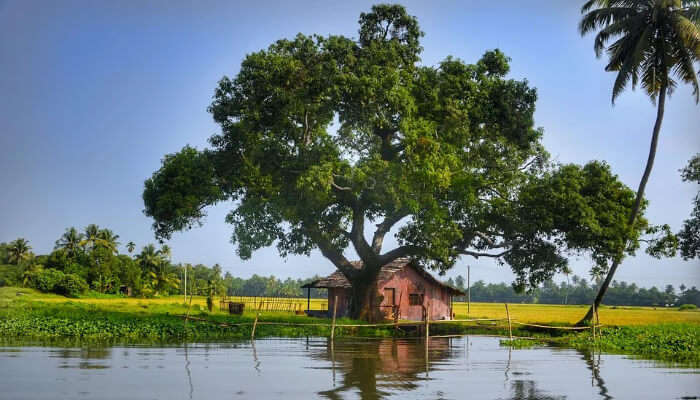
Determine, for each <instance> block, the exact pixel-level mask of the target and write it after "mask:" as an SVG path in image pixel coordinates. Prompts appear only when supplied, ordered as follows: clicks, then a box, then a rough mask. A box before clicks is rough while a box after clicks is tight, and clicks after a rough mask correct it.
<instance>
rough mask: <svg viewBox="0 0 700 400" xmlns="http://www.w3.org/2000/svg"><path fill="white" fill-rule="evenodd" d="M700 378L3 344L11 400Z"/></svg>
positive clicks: (452, 357) (466, 345)
mask: <svg viewBox="0 0 700 400" xmlns="http://www.w3.org/2000/svg"><path fill="white" fill-rule="evenodd" d="M697 396H700V369H696V368H676V367H668V366H663V365H661V364H658V363H654V362H651V361H642V360H633V359H629V358H626V357H624V356H619V355H608V354H590V353H582V352H579V351H575V350H570V349H558V348H549V347H539V348H533V349H526V350H512V351H511V350H509V349H508V348H506V347H501V346H500V345H499V343H498V339H497V338H492V337H480V336H471V337H460V338H432V339H431V341H430V347H429V351H428V353H427V357H426V348H425V345H424V342H423V341H421V340H408V339H407V340H392V339H382V340H370V339H367V340H359V339H343V340H336V341H335V343H333V344H332V343H330V342H329V341H328V340H327V339H325V338H309V339H268V340H256V341H255V343H254V345H252V344H251V343H250V342H241V343H201V344H189V345H186V346H184V345H179V346H171V347H153V346H141V347H140V346H124V347H102V348H100V347H96V348H58V347H0V399H130V400H136V399H217V400H218V399H232V398H233V399H310V398H328V399H346V398H347V399H382V398H400V399H459V400H464V399H470V398H471V399H543V400H544V399H586V400H589V399H674V398H675V399H677V398H700V397H697Z"/></svg>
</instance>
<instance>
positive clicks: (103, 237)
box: [97, 229, 119, 253]
mask: <svg viewBox="0 0 700 400" xmlns="http://www.w3.org/2000/svg"><path fill="white" fill-rule="evenodd" d="M97 238H98V239H97V245H99V246H103V247H104V248H106V249H108V250H110V251H111V252H112V253H116V252H117V247H119V242H118V239H119V235H116V234H115V233H114V232H112V231H111V230H109V229H100V231H99V232H98V233H97Z"/></svg>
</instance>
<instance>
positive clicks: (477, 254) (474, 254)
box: [459, 249, 511, 258]
mask: <svg viewBox="0 0 700 400" xmlns="http://www.w3.org/2000/svg"><path fill="white" fill-rule="evenodd" d="M510 251H511V249H508V250H505V251H502V252H500V253H498V254H491V253H483V252H479V251H470V250H460V251H459V254H463V255H465V256H472V257H474V258H479V257H490V258H498V257H502V256H504V255H506V254H508V253H510Z"/></svg>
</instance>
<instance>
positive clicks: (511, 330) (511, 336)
mask: <svg viewBox="0 0 700 400" xmlns="http://www.w3.org/2000/svg"><path fill="white" fill-rule="evenodd" d="M505 305H506V317H507V318H508V336H510V341H511V342H512V341H513V327H512V325H511V323H510V312H509V311H508V303H505Z"/></svg>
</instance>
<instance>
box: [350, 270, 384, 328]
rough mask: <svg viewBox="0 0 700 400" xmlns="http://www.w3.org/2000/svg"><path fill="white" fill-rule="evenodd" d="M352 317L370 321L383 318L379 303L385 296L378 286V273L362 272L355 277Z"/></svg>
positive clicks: (351, 301) (351, 302)
mask: <svg viewBox="0 0 700 400" xmlns="http://www.w3.org/2000/svg"><path fill="white" fill-rule="evenodd" d="M351 284H352V298H351V300H350V317H351V318H354V319H360V320H364V321H368V322H376V321H379V320H381V319H382V317H383V316H382V314H381V310H380V307H379V305H380V304H381V302H382V300H383V297H382V296H381V294H380V293H379V290H378V288H377V279H376V274H370V273H368V274H362V275H361V276H359V277H357V278H355V279H353V280H352V281H351Z"/></svg>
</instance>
